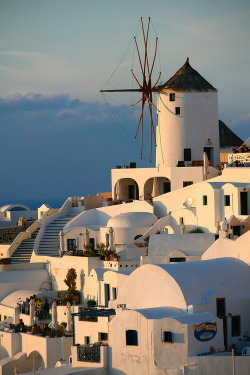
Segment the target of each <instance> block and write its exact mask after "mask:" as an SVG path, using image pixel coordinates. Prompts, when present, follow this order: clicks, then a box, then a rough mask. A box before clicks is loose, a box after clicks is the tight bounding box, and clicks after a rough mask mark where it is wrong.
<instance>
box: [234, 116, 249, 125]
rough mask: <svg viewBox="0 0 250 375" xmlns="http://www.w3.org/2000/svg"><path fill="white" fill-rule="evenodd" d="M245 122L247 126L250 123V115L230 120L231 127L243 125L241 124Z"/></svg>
mask: <svg viewBox="0 0 250 375" xmlns="http://www.w3.org/2000/svg"><path fill="white" fill-rule="evenodd" d="M245 122H247V123H248V124H249V123H250V113H244V114H242V115H239V116H237V117H234V118H233V119H232V122H231V125H232V126H238V125H243V123H245Z"/></svg>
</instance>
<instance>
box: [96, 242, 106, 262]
mask: <svg viewBox="0 0 250 375" xmlns="http://www.w3.org/2000/svg"><path fill="white" fill-rule="evenodd" d="M96 248H97V251H98V253H99V255H100V259H101V260H105V251H106V245H105V244H104V243H103V242H100V243H98V244H97V245H96Z"/></svg>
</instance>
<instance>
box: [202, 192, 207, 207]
mask: <svg viewBox="0 0 250 375" xmlns="http://www.w3.org/2000/svg"><path fill="white" fill-rule="evenodd" d="M203 206H207V195H203Z"/></svg>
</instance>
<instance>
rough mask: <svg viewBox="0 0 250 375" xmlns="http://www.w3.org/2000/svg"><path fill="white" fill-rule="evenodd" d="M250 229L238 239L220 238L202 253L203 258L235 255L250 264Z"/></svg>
mask: <svg viewBox="0 0 250 375" xmlns="http://www.w3.org/2000/svg"><path fill="white" fill-rule="evenodd" d="M249 243H250V231H247V232H246V233H244V234H243V235H242V236H240V237H238V238H237V240H236V241H233V240H230V239H228V238H219V239H218V240H217V241H215V242H214V243H213V244H212V245H211V246H210V247H209V248H208V249H207V251H206V252H205V253H204V254H203V255H202V260H207V259H216V258H228V257H234V258H237V259H240V260H242V261H243V262H246V263H248V264H250V248H249Z"/></svg>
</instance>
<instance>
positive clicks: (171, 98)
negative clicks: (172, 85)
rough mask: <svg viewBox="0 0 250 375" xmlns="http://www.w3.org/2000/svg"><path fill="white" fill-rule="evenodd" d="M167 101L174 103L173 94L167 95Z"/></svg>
mask: <svg viewBox="0 0 250 375" xmlns="http://www.w3.org/2000/svg"><path fill="white" fill-rule="evenodd" d="M169 101H170V102H174V101H175V94H169Z"/></svg>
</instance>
